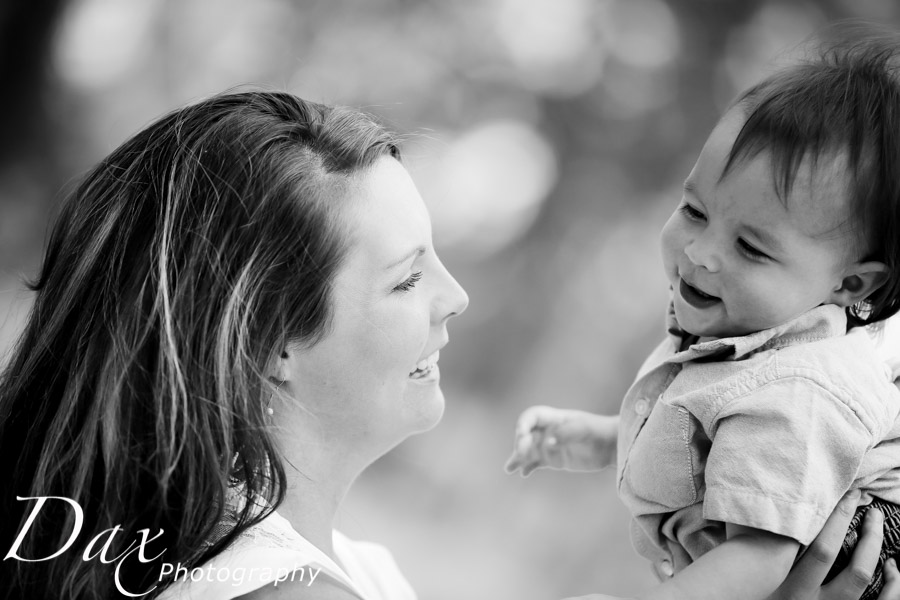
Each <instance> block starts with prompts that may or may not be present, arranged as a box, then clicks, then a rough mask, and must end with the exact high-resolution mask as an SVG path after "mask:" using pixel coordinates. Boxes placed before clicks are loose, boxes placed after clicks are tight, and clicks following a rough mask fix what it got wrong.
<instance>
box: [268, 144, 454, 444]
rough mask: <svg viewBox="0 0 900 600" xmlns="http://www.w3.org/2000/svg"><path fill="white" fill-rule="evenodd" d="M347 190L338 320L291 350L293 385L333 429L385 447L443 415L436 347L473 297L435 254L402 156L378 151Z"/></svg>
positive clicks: (335, 306) (325, 429)
mask: <svg viewBox="0 0 900 600" xmlns="http://www.w3.org/2000/svg"><path fill="white" fill-rule="evenodd" d="M347 193H348V195H349V196H350V198H347V199H345V201H344V206H345V208H344V209H343V214H344V218H345V219H346V221H345V225H347V230H348V231H349V240H348V247H349V248H348V252H347V255H346V258H345V261H344V263H343V265H342V267H341V268H340V269H339V270H338V272H337V274H336V277H335V280H334V282H333V289H332V294H331V299H332V322H331V327H330V328H329V330H328V331H327V332H326V335H325V337H324V338H323V339H321V340H320V341H319V342H318V343H316V344H315V345H314V346H312V347H311V348H302V347H297V348H292V349H289V350H290V351H289V356H288V359H287V360H286V361H285V366H286V368H287V374H286V377H287V379H288V381H286V382H285V385H286V386H289V388H290V389H289V390H286V391H289V392H290V395H291V396H292V397H293V398H294V399H295V400H296V402H297V403H298V404H299V405H300V406H301V407H302V408H303V409H304V410H305V411H309V412H310V413H312V415H313V416H315V421H316V422H317V423H318V424H319V426H320V427H321V428H322V429H321V432H322V433H324V434H325V435H330V436H334V435H338V436H345V437H347V438H349V439H350V440H352V443H353V445H354V446H361V447H365V448H373V447H374V448H376V449H377V450H379V451H387V449H389V448H391V447H393V446H394V445H396V444H398V443H399V442H401V441H402V440H403V439H405V438H406V437H407V436H409V435H410V434H413V433H417V432H421V431H425V430H427V429H430V428H431V427H433V426H434V425H436V424H437V422H438V421H439V420H440V418H441V415H442V414H443V409H444V398H443V395H442V393H441V389H440V371H439V368H438V365H437V358H438V351H439V350H440V349H441V348H443V346H444V345H445V344H446V343H447V340H448V337H447V321H448V320H449V318H450V317H452V316H454V315H458V314H459V313H461V312H462V311H464V310H465V308H466V305H467V304H468V302H469V299H468V297H467V296H466V293H465V291H464V290H463V289H462V287H460V285H459V284H458V283H457V282H456V280H455V279H453V277H452V276H451V275H450V273H448V272H447V269H446V268H444V265H442V264H441V261H440V260H439V259H438V257H437V255H436V254H435V251H434V247H433V246H432V241H431V220H430V218H429V216H428V212H427V210H426V208H425V204H424V203H423V201H422V198H421V196H419V193H418V191H417V190H416V187H415V185H414V184H413V181H412V179H411V178H410V176H409V174H408V173H407V172H406V169H405V168H404V167H403V166H402V165H401V164H400V162H398V161H397V160H395V159H393V158H390V157H384V158H381V159H379V161H378V162H376V163H375V164H374V165H373V166H372V168H371V169H369V170H367V171H365V172H363V173H361V174H360V175H357V176H356V177H355V178H353V180H352V183H351V185H350V187H349V190H348V191H347ZM423 361H425V362H423ZM417 365H418V366H419V367H424V369H419V368H417ZM373 445H374V446H373Z"/></svg>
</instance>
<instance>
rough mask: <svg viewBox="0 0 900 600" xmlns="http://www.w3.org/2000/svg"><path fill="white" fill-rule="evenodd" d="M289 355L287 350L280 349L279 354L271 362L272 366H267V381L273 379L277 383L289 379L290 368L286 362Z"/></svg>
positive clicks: (288, 359)
mask: <svg viewBox="0 0 900 600" xmlns="http://www.w3.org/2000/svg"><path fill="white" fill-rule="evenodd" d="M290 358H291V355H290V350H289V349H288V348H282V350H281V352H280V353H279V354H278V356H276V357H275V359H274V360H273V361H272V364H271V365H270V366H269V368H268V369H267V372H266V376H267V377H268V378H269V379H273V380H275V381H278V382H283V381H285V380H287V379H289V375H290V367H289V365H288V362H289V361H290Z"/></svg>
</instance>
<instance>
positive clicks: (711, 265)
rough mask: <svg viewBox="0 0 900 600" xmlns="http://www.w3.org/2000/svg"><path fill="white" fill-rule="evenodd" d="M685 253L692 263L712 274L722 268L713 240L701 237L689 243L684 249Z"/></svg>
mask: <svg viewBox="0 0 900 600" xmlns="http://www.w3.org/2000/svg"><path fill="white" fill-rule="evenodd" d="M684 253H685V255H687V257H688V260H690V261H691V262H692V263H694V264H695V265H697V266H698V267H703V268H704V269H706V270H707V271H710V272H712V273H715V272H716V271H718V270H719V269H720V268H721V266H722V264H721V260H720V258H719V256H718V253H717V252H716V250H715V246H714V245H713V244H712V242H711V240H708V239H706V236H700V237H697V238H694V239H693V240H691V241H690V242H688V244H687V245H686V246H685V247H684Z"/></svg>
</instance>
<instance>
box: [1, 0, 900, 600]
mask: <svg viewBox="0 0 900 600" xmlns="http://www.w3.org/2000/svg"><path fill="white" fill-rule="evenodd" d="M847 16H866V17H870V18H874V19H877V20H880V21H884V22H888V23H900V8H898V3H896V2H895V1H894V0H822V1H818V2H804V1H800V0H796V1H786V0H782V1H758V0H670V1H665V0H454V1H438V0H255V1H253V2H249V1H246V0H3V2H2V5H0V81H2V83H3V86H4V89H5V90H6V92H4V93H3V94H2V95H0V132H2V136H0V352H2V353H4V354H5V353H6V352H7V351H8V349H9V347H10V345H11V344H12V342H13V340H14V339H15V337H16V335H17V334H18V332H19V330H20V328H21V326H22V322H23V319H24V318H25V317H26V315H27V311H28V308H29V305H30V298H29V294H28V293H27V292H25V291H24V286H23V285H22V278H23V277H29V276H33V275H34V274H35V273H36V269H37V267H38V265H39V263H40V258H41V252H42V246H43V243H44V236H45V233H46V231H47V224H48V221H49V218H50V215H52V212H53V209H54V207H55V205H56V203H57V202H58V200H59V198H60V190H61V189H63V188H65V186H66V185H68V184H70V183H71V182H72V181H73V180H74V179H75V178H77V177H78V176H79V174H81V173H82V172H83V171H84V170H85V169H87V168H88V167H90V166H91V165H92V164H93V163H95V162H96V161H97V160H99V159H100V158H101V157H102V156H104V155H105V154H107V153H109V152H110V151H111V150H113V149H114V148H115V147H116V146H118V145H119V144H120V143H121V142H122V141H124V140H125V139H126V138H127V137H128V136H129V135H131V134H132V133H134V132H136V131H137V130H138V129H140V128H141V127H143V126H144V125H146V124H148V123H149V122H150V121H151V120H153V119H154V118H155V117H157V116H159V115H161V114H162V113H164V112H167V111H169V110H171V109H173V108H176V107H179V106H182V105H184V104H186V103H189V102H192V101H195V100H197V99H200V98H203V97H204V96H207V95H209V94H212V93H215V92H219V91H222V90H225V89H228V88H233V87H235V86H248V85H249V86H262V87H265V88H269V89H285V90H288V91H291V92H294V93H296V94H298V95H300V96H303V97H306V98H309V99H313V100H319V101H323V102H328V103H339V104H347V105H353V106H358V107H362V108H364V109H366V110H369V111H371V112H373V113H375V114H377V115H378V116H379V117H380V118H381V119H383V120H384V121H385V122H386V123H388V124H389V125H390V126H391V127H392V128H394V129H395V130H397V131H399V132H401V133H402V134H404V136H405V137H406V138H407V142H406V144H405V147H404V152H405V160H406V163H407V165H408V167H409V168H410V170H411V172H412V174H413V176H414V178H415V180H416V182H417V184H418V185H419V187H420V190H421V191H422V193H423V195H424V197H425V200H426V202H427V204H428V205H429V208H430V210H431V213H432V217H433V219H434V232H435V243H436V246H437V249H438V251H439V252H440V253H441V255H442V258H443V260H444V262H445V264H446V265H447V266H448V268H449V269H450V270H451V271H452V272H453V273H454V275H455V276H456V277H457V279H458V280H459V281H460V282H461V283H462V284H463V286H464V287H466V289H467V290H468V292H469V294H470V297H471V304H470V307H469V310H468V312H467V313H466V314H465V316H464V317H462V318H460V319H455V320H454V321H453V322H452V323H451V325H450V333H451V343H450V345H449V346H448V347H447V348H446V349H445V350H444V351H442V353H441V359H442V360H441V370H442V374H443V388H444V391H445V395H446V398H447V409H446V413H445V418H444V420H443V422H442V424H441V425H439V426H438V428H437V429H435V430H434V431H432V432H430V433H428V434H427V435H423V436H418V437H417V438H414V439H411V440H409V441H407V442H406V443H404V444H403V445H402V446H401V447H399V448H398V449H397V450H395V451H393V452H392V453H391V454H389V455H388V456H387V457H385V458H384V459H383V460H381V461H379V462H378V463H377V464H376V465H374V466H373V468H372V469H370V470H369V471H368V472H367V473H366V474H365V475H364V476H363V477H362V479H361V480H360V481H359V484H358V485H357V486H356V487H355V488H354V490H353V491H352V493H351V496H350V498H349V499H348V502H347V504H346V507H345V509H344V510H343V512H342V514H341V516H340V523H339V526H340V527H341V528H342V529H343V530H344V531H345V533H347V534H348V535H350V536H352V537H358V538H366V539H372V540H375V541H379V542H382V543H384V544H386V545H387V546H389V547H390V548H391V549H392V550H393V552H394V554H395V556H396V558H397V560H398V562H399V564H400V566H401V568H402V569H403V570H404V572H405V573H406V574H407V576H408V578H409V579H410V580H411V582H412V583H413V586H414V587H415V588H416V589H417V590H418V592H419V595H420V597H421V598H422V599H423V600H451V599H452V600H458V599H460V598H520V599H525V600H528V599H531V598H534V599H552V598H560V597H562V596H568V595H576V594H586V593H588V592H599V591H603V592H606V593H614V594H623V595H625V594H628V595H632V594H636V593H638V592H640V591H641V590H643V589H646V588H647V587H649V586H650V585H652V583H653V579H652V577H651V575H650V572H649V568H648V567H647V566H646V565H645V564H644V563H643V561H642V560H641V559H639V558H638V557H637V555H636V554H635V553H634V551H633V550H632V548H631V545H630V541H629V538H628V515H627V514H626V512H625V510H624V508H623V507H622V506H621V505H620V504H619V502H618V500H617V498H616V494H615V489H614V474H613V473H612V472H603V473H599V474H590V475H574V474H566V473H551V472H543V471H542V472H538V473H536V474H535V475H533V476H532V477H530V478H529V479H521V478H520V477H518V476H516V477H511V476H507V475H505V474H504V472H503V464H504V462H505V460H506V458H507V456H508V454H509V452H510V450H511V448H512V439H513V436H512V432H513V425H514V423H515V419H516V417H517V415H518V414H519V412H520V411H521V410H522V409H524V408H526V407H527V406H530V405H532V404H553V405H559V406H568V407H575V408H582V409H587V410H591V411H595V412H601V413H608V414H612V413H615V412H616V410H617V407H618V403H619V402H620V399H621V397H622V395H623V394H624V392H625V390H626V389H627V387H628V385H629V384H630V382H631V380H632V378H633V376H634V373H635V371H636V369H637V368H638V366H639V364H640V362H641V361H642V359H643V358H644V356H645V354H646V353H647V352H648V351H649V350H650V349H651V348H652V347H653V346H654V345H655V344H656V342H657V341H658V339H659V338H660V336H661V335H662V315H663V311H664V308H665V304H666V298H667V292H666V289H667V284H666V282H665V278H664V276H663V274H662V269H661V261H660V259H659V257H658V248H657V234H658V232H659V230H660V228H661V227H662V225H663V223H664V222H665V220H666V219H667V218H668V215H669V213H670V212H671V211H672V210H673V209H674V207H675V205H676V203H677V202H678V200H679V198H680V187H681V183H682V181H683V179H684V178H685V177H686V175H687V173H688V172H689V170H690V167H691V165H692V163H693V161H694V159H695V157H696V155H697V154H698V152H699V150H700V148H701V146H702V144H703V142H704V140H705V138H706V136H707V134H708V133H709V131H710V129H711V128H712V126H713V125H714V123H715V122H716V120H717V118H718V116H719V114H720V113H721V111H722V110H723V108H724V107H726V106H727V104H728V102H729V101H730V99H731V98H732V97H733V96H734V95H735V94H736V93H737V92H738V91H740V90H742V89H743V88H745V87H747V86H748V85H749V84H751V83H753V82H755V81H757V80H758V79H759V78H761V77H762V76H764V75H766V74H767V73H769V72H770V71H771V70H772V69H773V68H774V67H775V66H776V65H777V64H778V62H779V61H781V60H784V58H785V56H786V55H787V54H788V53H789V51H790V49H791V47H792V46H794V45H795V44H796V43H798V42H799V41H800V40H801V39H802V38H803V37H804V36H806V35H807V34H808V33H810V32H811V31H812V30H813V29H814V28H815V27H816V26H817V25H820V24H822V23H824V22H825V21H827V20H830V19H834V18H839V17H847Z"/></svg>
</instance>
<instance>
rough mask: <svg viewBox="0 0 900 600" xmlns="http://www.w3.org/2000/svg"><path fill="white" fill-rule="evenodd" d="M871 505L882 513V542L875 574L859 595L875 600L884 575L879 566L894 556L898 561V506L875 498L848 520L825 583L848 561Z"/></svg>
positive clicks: (858, 509) (863, 599) (899, 515)
mask: <svg viewBox="0 0 900 600" xmlns="http://www.w3.org/2000/svg"><path fill="white" fill-rule="evenodd" d="M873 506H875V507H877V508H878V510H880V511H881V512H882V514H883V515H884V542H882V544H881V557H880V558H879V560H878V566H876V568H875V574H874V575H873V576H872V581H871V583H869V587H867V588H866V591H865V592H863V595H862V596H860V600H875V599H876V598H877V597H878V594H879V593H880V592H881V588H882V587H884V575H883V574H882V572H881V566H882V564H884V561H885V560H886V559H888V558H890V557H894V558H895V559H896V560H898V561H900V506H897V505H896V504H892V503H890V502H885V501H884V500H881V499H879V498H875V499H874V500H872V503H871V504H868V505H866V506H860V507H859V508H857V509H856V514H855V515H853V520H852V521H850V529H849V530H848V531H847V536H846V537H845V538H844V544H843V546H842V547H841V551H840V552H839V553H838V556H837V558H836V559H835V560H834V565H832V567H831V571H829V572H828V576H827V577H826V578H825V583H828V582H829V581H831V579H832V578H834V577H835V576H836V575H837V574H838V573H840V572H841V571H842V570H843V569H844V567H846V566H847V565H848V564H849V563H850V556H851V555H852V554H853V549H854V548H855V547H856V543H857V541H859V529H860V527H861V526H862V521H863V517H865V515H866V512H867V511H868V510H869V509H870V508H871V507H873Z"/></svg>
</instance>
